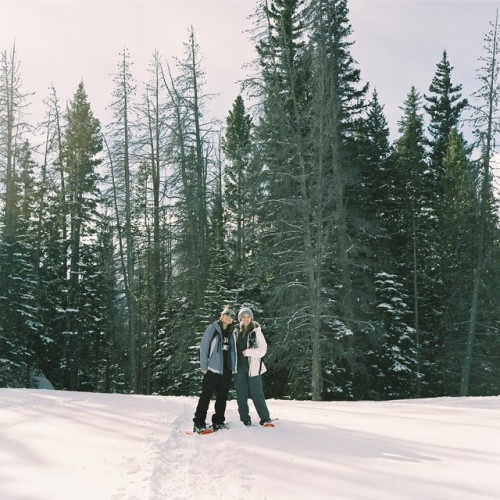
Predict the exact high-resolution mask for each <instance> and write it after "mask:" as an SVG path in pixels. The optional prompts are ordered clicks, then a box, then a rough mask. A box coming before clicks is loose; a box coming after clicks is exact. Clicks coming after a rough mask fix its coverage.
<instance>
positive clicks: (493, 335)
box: [0, 0, 500, 401]
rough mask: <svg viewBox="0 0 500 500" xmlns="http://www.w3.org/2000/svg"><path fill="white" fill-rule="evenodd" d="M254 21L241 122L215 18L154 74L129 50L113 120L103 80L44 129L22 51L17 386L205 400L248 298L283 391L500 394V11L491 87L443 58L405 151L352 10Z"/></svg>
mask: <svg viewBox="0 0 500 500" xmlns="http://www.w3.org/2000/svg"><path fill="white" fill-rule="evenodd" d="M254 22H255V26H254V30H253V33H252V36H253V38H252V40H253V43H254V46H255V53H256V59H255V61H253V62H251V65H252V71H251V74H252V76H250V77H248V78H247V79H246V80H245V82H244V84H243V86H242V89H241V94H240V95H237V96H234V101H233V106H232V109H230V110H228V114H227V116H226V117H224V119H223V121H222V122H217V121H216V120H207V119H206V118H205V117H206V116H207V109H208V107H209V105H210V99H209V95H208V94H207V93H206V91H205V87H204V86H205V84H206V82H205V79H204V70H203V65H202V53H203V50H202V47H200V46H198V43H197V39H196V33H195V31H194V29H191V30H190V31H189V36H188V37H187V40H186V41H185V43H184V52H183V54H182V55H181V56H180V57H179V58H177V59H176V64H175V65H170V64H168V63H167V62H166V61H165V58H164V56H163V55H162V54H160V53H159V52H158V51H154V52H153V54H152V58H151V63H150V67H149V68H150V71H149V80H148V81H145V82H137V81H136V80H135V78H134V74H133V71H132V61H131V57H130V54H129V52H128V50H127V49H126V48H124V49H123V52H122V53H121V54H119V56H118V60H117V66H116V68H115V69H114V72H113V69H112V68H110V72H113V74H112V76H111V77H110V78H113V84H114V91H113V94H112V95H110V96H109V102H110V110H111V112H112V119H110V120H109V123H101V122H100V121H99V120H98V119H97V118H96V117H95V115H94V112H93V110H92V103H91V102H89V98H88V95H87V93H86V90H85V83H84V81H81V82H80V84H79V85H78V86H77V88H76V89H75V92H74V94H73V97H72V98H71V99H70V100H69V102H67V103H61V102H60V100H59V98H58V94H57V89H56V88H55V87H52V88H51V89H50V93H49V95H48V97H47V98H46V99H45V100H44V102H43V104H44V106H45V108H44V109H45V118H44V120H43V121H42V123H29V121H28V116H29V113H28V112H29V104H28V93H27V92H26V91H25V89H24V88H23V86H22V70H23V69H22V65H21V64H20V63H19V55H18V53H17V52H16V48H15V44H14V45H13V47H12V48H5V47H0V50H1V51H2V52H1V54H0V387H36V386H37V380H38V379H39V377H40V376H41V375H42V374H43V376H44V377H46V378H47V379H48V380H49V381H50V383H51V384H52V385H53V387H54V388H56V389H60V390H71V391H90V392H116V393H136V394H161V395H195V394H198V391H199V388H200V383H201V372H200V370H199V363H198V346H199V342H200V339H201V336H202V334H203V331H204V330H205V328H206V327H207V326H208V324H209V323H211V322H213V321H215V320H217V319H218V317H219V315H220V312H221V310H222V308H223V306H224V305H225V304H229V305H231V306H232V307H233V308H236V309H237V308H239V307H241V306H242V305H246V306H249V307H251V308H252V309H253V311H254V313H255V318H256V320H257V321H258V322H259V323H260V324H261V325H262V328H263V331H264V333H265V335H266V339H267V342H268V352H267V355H266V365H267V367H268V373H266V375H265V376H264V379H265V382H264V383H265V389H266V396H267V397H274V398H280V399H311V400H314V401H319V400H327V401H328V400H363V399H364V400H366V399H370V400H387V399H398V398H420V397H437V396H468V395H476V396H478V395H479V396H486V395H497V394H499V392H500V361H499V360H500V265H499V264H500V221H499V214H500V212H499V196H498V191H497V188H496V184H495V157H496V156H497V152H496V139H497V136H498V132H499V125H500V115H499V99H500V80H499V71H500V33H499V31H498V30H499V20H498V16H497V18H496V19H494V20H492V21H491V22H490V30H489V31H488V32H487V33H486V34H485V35H484V39H483V40H484V45H483V48H482V57H481V58H480V60H478V69H477V75H478V76H477V90H476V91H475V92H474V93H473V94H472V95H471V96H464V95H462V85H461V84H460V82H455V81H454V77H453V64H452V61H450V60H449V59H448V54H447V52H446V50H443V53H442V58H441V59H440V60H439V61H434V62H433V63H431V64H435V72H434V76H433V78H432V81H430V82H429V86H428V88H427V89H417V88H415V87H414V86H413V85H412V84H411V82H408V94H407V96H406V100H405V101H404V103H401V118H400V121H399V123H398V132H397V137H396V138H395V139H394V140H391V139H390V134H389V127H388V124H387V120H386V117H385V116H384V104H383V103H382V102H380V101H379V97H378V94H377V91H376V90H375V89H374V88H373V87H372V84H371V83H370V84H369V83H368V82H363V80H362V77H361V75H362V68H360V67H359V66H358V64H357V62H356V61H355V60H354V58H353V56H352V54H351V48H352V47H353V44H354V43H355V37H354V33H353V29H352V26H351V24H350V21H349V2H348V1H347V0H272V1H266V0H259V1H258V2H257V8H256V13H255V19H254ZM375 83H376V82H375ZM139 89H140V90H139ZM466 122H467V125H468V127H469V128H470V129H471V130H472V134H471V137H470V138H469V137H467V138H466V137H465V134H464V132H463V127H464V123H466ZM497 182H498V181H497Z"/></svg>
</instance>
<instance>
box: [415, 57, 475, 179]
mask: <svg viewBox="0 0 500 500" xmlns="http://www.w3.org/2000/svg"><path fill="white" fill-rule="evenodd" d="M452 70H453V67H452V66H451V65H450V63H449V61H448V56H447V53H446V50H445V51H443V58H442V60H441V61H440V62H439V64H438V65H437V68H436V73H435V75H434V77H433V79H432V83H431V85H430V86H429V92H430V95H428V96H427V95H426V96H424V97H425V100H426V101H427V103H428V104H427V105H425V106H424V109H425V111H427V113H429V116H430V123H429V133H430V135H431V140H430V141H429V144H430V147H431V152H430V162H431V166H432V168H433V169H434V171H435V172H436V179H437V182H438V183H439V184H440V183H441V179H442V177H443V158H444V156H445V154H446V149H447V143H448V139H449V136H450V134H451V132H452V131H453V130H454V129H456V128H458V126H459V121H460V115H461V114H462V112H463V111H464V109H465V108H466V107H467V105H468V101H467V99H462V94H461V93H460V91H461V90H462V85H453V83H452V81H451V72H452Z"/></svg>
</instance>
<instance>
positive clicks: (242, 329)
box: [240, 321, 254, 333]
mask: <svg viewBox="0 0 500 500" xmlns="http://www.w3.org/2000/svg"><path fill="white" fill-rule="evenodd" d="M253 328H254V324H253V321H250V323H248V325H244V324H243V323H240V332H241V333H247V332H249V331H251V330H253Z"/></svg>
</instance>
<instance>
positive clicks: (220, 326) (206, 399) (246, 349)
mask: <svg viewBox="0 0 500 500" xmlns="http://www.w3.org/2000/svg"><path fill="white" fill-rule="evenodd" d="M235 319H236V313H235V312H234V310H233V309H231V308H230V307H229V306H225V307H224V309H223V311H222V313H221V315H220V318H219V319H218V321H215V322H214V323H212V324H211V325H209V326H208V328H207V329H206V330H205V333H204V334H203V337H202V339H201V344H200V368H201V371H202V372H203V383H202V388H201V395H200V399H199V401H198V405H197V407H196V411H195V414H194V418H193V422H194V431H195V432H200V431H202V430H203V429H205V428H206V417H207V412H208V407H209V405H210V399H211V397H212V394H213V393H214V392H215V398H216V399H215V413H214V414H213V416H212V426H213V428H214V430H217V429H218V428H221V427H223V426H224V421H225V412H226V403H227V396H228V393H229V389H230V386H231V380H232V377H233V373H234V387H235V389H236V401H237V403H238V412H239V414H240V420H241V421H242V422H243V424H245V425H247V426H250V425H252V419H251V418H250V410H249V407H248V397H250V398H251V399H252V401H253V404H254V406H255V409H256V410H257V413H258V415H259V418H260V425H265V424H268V423H270V422H271V418H270V416H269V410H268V408H267V404H266V399H265V397H264V390H263V387H262V377H261V375H262V374H263V373H264V372H265V371H266V367H265V366H264V363H263V361H262V358H263V356H264V355H265V354H266V351H267V343H266V339H265V338H264V334H263V333H262V329H261V327H260V325H259V324H258V323H257V322H256V321H254V317H253V312H252V310H251V309H250V308H248V307H242V308H241V309H240V311H239V312H238V321H239V322H240V326H239V330H238V329H236V328H234V321H235Z"/></svg>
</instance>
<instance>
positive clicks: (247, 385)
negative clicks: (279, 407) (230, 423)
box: [234, 370, 269, 424]
mask: <svg viewBox="0 0 500 500" xmlns="http://www.w3.org/2000/svg"><path fill="white" fill-rule="evenodd" d="M234 388H235V389H236V401H237V402H238V413H239V414H240V420H241V421H242V422H250V421H251V418H250V414H249V408H248V398H250V399H251V400H252V401H253V404H254V406H255V409H256V410H257V413H258V415H259V417H260V423H261V424H262V423H263V422H264V421H265V420H269V410H268V409H267V404H266V398H265V397H264V390H263V387H262V377H261V376H260V375H256V376H255V377H249V376H248V372H247V371H246V370H242V371H239V372H238V373H235V375H234Z"/></svg>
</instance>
